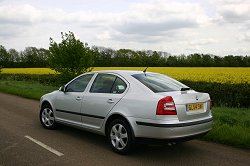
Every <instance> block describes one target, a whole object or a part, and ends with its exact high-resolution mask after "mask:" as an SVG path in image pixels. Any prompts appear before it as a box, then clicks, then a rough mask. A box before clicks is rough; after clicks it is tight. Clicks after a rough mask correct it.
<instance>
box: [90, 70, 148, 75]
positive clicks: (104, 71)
mask: <svg viewBox="0 0 250 166" xmlns="http://www.w3.org/2000/svg"><path fill="white" fill-rule="evenodd" d="M94 72H95V73H116V74H121V75H124V74H127V75H133V74H143V71H139V70H99V71H94ZM146 73H152V72H146Z"/></svg>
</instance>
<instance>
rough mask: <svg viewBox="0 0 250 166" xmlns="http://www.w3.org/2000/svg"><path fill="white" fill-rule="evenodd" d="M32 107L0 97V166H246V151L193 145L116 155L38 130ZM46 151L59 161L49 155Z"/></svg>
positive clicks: (70, 131) (72, 133)
mask: <svg viewBox="0 0 250 166" xmlns="http://www.w3.org/2000/svg"><path fill="white" fill-rule="evenodd" d="M38 104H39V102H38V101H34V100H29V99H24V98H21V97H17V96H13V95H7V94H3V93H0V166H5V165H6V166H9V165H13V166H18V165H25V166H28V165H32V166H34V165H36V166H38V165H71V166H73V165H91V166H93V165H102V166H104V165H119V166H120V165H126V166H127V165H175V166H179V165H191V166H195V165H199V166H201V165H209V166H213V165H216V166H217V165H220V166H223V165H226V166H237V165H244V166H248V165H250V151H249V150H241V149H237V148H232V147H229V146H224V145H220V144H215V143H208V142H203V141H198V140H193V141H189V142H185V143H181V144H178V145H175V146H144V147H140V148H137V149H136V150H135V151H134V152H133V153H132V154H130V155H126V156H122V155H118V154H115V153H114V152H112V150H111V149H110V147H109V145H108V142H107V140H106V138H105V137H103V136H100V135H96V134H92V133H89V132H85V131H82V130H79V129H74V128H70V127H60V128H59V129H57V130H46V129H44V128H43V127H42V126H41V125H40V122H39V119H38V112H39V111H38ZM29 138H31V139H34V140H37V141H39V142H40V143H41V144H43V146H45V148H44V147H42V146H40V145H38V144H36V143H35V142H33V141H31V140H30V139H29ZM48 146H49V147H48ZM50 148H53V150H55V151H56V152H58V153H60V154H61V156H60V155H56V154H55V153H53V152H50V151H49V150H48V149H50Z"/></svg>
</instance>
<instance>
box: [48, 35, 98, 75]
mask: <svg viewBox="0 0 250 166" xmlns="http://www.w3.org/2000/svg"><path fill="white" fill-rule="evenodd" d="M61 36H62V41H61V43H56V42H55V41H54V40H53V39H52V38H50V47H49V51H50V54H49V57H48V61H49V66H50V68H52V69H54V70H55V71H57V72H60V73H61V74H66V75H68V76H72V77H73V76H76V75H79V74H81V73H84V72H89V71H91V70H92V66H93V64H94V60H93V57H94V56H93V55H94V52H93V51H92V50H91V49H90V47H88V44H87V43H82V42H81V41H80V40H79V39H76V38H75V36H74V33H73V32H69V33H63V32H62V33H61Z"/></svg>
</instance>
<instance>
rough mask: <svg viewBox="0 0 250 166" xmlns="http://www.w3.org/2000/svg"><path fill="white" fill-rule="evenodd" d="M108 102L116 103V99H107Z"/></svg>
mask: <svg viewBox="0 0 250 166" xmlns="http://www.w3.org/2000/svg"><path fill="white" fill-rule="evenodd" d="M107 102H108V103H110V104H111V103H114V102H115V101H114V100H112V99H108V101H107Z"/></svg>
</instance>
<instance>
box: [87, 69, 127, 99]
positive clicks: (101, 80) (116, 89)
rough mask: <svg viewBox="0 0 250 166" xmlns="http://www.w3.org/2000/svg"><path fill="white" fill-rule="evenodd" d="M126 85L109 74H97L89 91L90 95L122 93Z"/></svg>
mask: <svg viewBox="0 0 250 166" xmlns="http://www.w3.org/2000/svg"><path fill="white" fill-rule="evenodd" d="M126 88H127V85H126V83H125V82H124V81H123V80H122V79H121V78H119V77H117V76H115V75H111V74H98V75H97V77H96V79H95V81H94V83H93V85H92V87H91V89H90V92H91V93H117V94H121V93H123V92H124V91H125V90H126Z"/></svg>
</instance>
